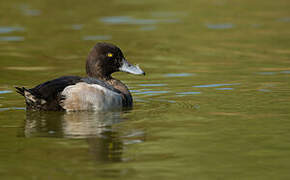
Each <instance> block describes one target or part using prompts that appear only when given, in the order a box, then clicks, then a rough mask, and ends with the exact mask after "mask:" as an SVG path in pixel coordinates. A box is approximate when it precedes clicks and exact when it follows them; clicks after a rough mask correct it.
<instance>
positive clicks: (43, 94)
mask: <svg viewBox="0 0 290 180" xmlns="http://www.w3.org/2000/svg"><path fill="white" fill-rule="evenodd" d="M81 79H82V78H81V77H78V76H63V77H60V78H57V79H54V80H51V81H47V82H45V83H42V84H40V85H38V86H36V87H34V88H31V89H26V88H24V87H22V88H19V87H15V88H16V89H17V92H18V93H19V94H21V95H23V96H24V97H25V101H26V105H27V108H28V109H35V110H61V109H62V108H61V106H60V105H59V103H58V102H59V101H60V100H61V96H59V95H60V93H61V92H62V91H63V89H64V88H65V87H67V86H70V85H73V84H76V83H78V82H80V81H81Z"/></svg>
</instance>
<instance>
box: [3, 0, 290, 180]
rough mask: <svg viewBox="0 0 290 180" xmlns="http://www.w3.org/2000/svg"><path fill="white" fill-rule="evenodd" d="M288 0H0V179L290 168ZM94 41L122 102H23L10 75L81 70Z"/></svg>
mask: <svg viewBox="0 0 290 180" xmlns="http://www.w3.org/2000/svg"><path fill="white" fill-rule="evenodd" d="M289 5H290V2H287V1H283V0H277V1H267V2H265V1H250V0H238V1H233V2H232V1H220V0H210V1H203V0H197V1H190V2H189V1H184V2H182V1H177V0H170V1H152V0H149V1H123V0H122V1H121V0H116V1H110V2H108V1H98V2H96V1H91V0H86V1H82V2H80V1H75V0H72V1H70V2H66V1H55V0H50V1H35V0H32V1H29V2H22V1H18V0H11V1H1V2H0V15H1V17H2V18H1V20H0V32H1V33H0V177H1V179H16V180H18V179H29V180H30V179H56V180H57V179H72V180H77V179H86V180H91V179H94V180H95V179H117V178H118V179H126V180H128V179H134V180H135V179H174V180H175V179H180V178H182V179H229V180H231V179H247V180H248V179H253V180H257V179H261V180H265V179H289V178H290V175H289V168H290V163H289V162H290V151H289V149H290V141H289V138H290V113H289V107H290V101H289V99H290V94H289V90H290V88H289V87H290V73H289V72H290V51H289V46H290V44H289V42H290V39H289V37H290V34H289V28H290V23H289V21H288V19H289ZM97 41H106V42H112V43H115V44H117V45H118V46H120V47H121V49H122V50H123V52H124V54H125V55H126V57H127V59H128V60H129V61H130V62H132V63H136V64H139V65H140V67H142V69H144V70H145V71H146V76H145V77H144V76H133V75H128V74H125V73H115V74H114V76H115V77H116V78H119V79H121V80H122V81H123V82H125V83H126V84H127V85H128V86H129V88H130V90H131V92H132V94H133V96H134V102H135V105H134V109H133V110H130V111H124V112H108V113H95V112H76V113H64V112H26V111H25V109H24V107H25V104H24V101H23V98H22V97H20V96H19V95H18V94H16V93H15V91H14V88H13V87H14V86H25V87H33V86H35V85H37V84H39V83H41V82H44V81H46V80H49V79H52V78H56V77H59V76H62V75H80V76H82V75H84V72H85V69H84V63H85V58H86V55H87V54H88V52H89V50H90V49H91V48H92V47H93V45H94V44H95V43H96V42H97Z"/></svg>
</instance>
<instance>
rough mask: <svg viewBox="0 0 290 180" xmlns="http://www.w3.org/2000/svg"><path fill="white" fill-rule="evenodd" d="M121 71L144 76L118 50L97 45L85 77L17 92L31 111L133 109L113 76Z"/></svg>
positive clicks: (21, 89) (89, 60)
mask: <svg viewBox="0 0 290 180" xmlns="http://www.w3.org/2000/svg"><path fill="white" fill-rule="evenodd" d="M117 71H123V72H127V73H131V74H143V75H145V72H144V71H142V70H141V69H140V68H139V66H138V65H136V66H133V65H131V64H130V63H129V62H128V61H127V60H126V59H125V57H124V55H123V53H122V51H121V49H120V48H118V47H117V46H115V45H113V44H109V43H97V44H96V45H95V46H94V47H93V49H92V50H91V51H90V53H89V55H88V57H87V61H86V72H87V77H79V76H63V77H60V78H57V79H54V80H51V81H47V82H45V83H43V84H40V85H38V86H36V87H34V88H32V89H26V88H24V87H22V88H19V87H15V88H16V89H17V92H18V93H19V94H21V95H23V96H24V97H25V101H26V107H27V109H31V110H54V111H57V110H66V111H81V110H108V109H115V108H122V107H132V105H133V99H132V96H131V94H130V92H129V90H128V88H127V86H126V85H125V84H123V83H122V82H121V81H119V80H117V79H115V78H113V77H112V76H111V74H112V73H114V72H117Z"/></svg>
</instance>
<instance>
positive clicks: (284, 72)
mask: <svg viewBox="0 0 290 180" xmlns="http://www.w3.org/2000/svg"><path fill="white" fill-rule="evenodd" d="M280 73H282V74H290V71H280Z"/></svg>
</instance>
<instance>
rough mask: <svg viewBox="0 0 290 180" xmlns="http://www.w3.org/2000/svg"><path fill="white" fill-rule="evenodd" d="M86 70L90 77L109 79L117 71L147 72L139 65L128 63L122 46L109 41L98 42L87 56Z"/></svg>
mask: <svg viewBox="0 0 290 180" xmlns="http://www.w3.org/2000/svg"><path fill="white" fill-rule="evenodd" d="M86 71H87V75H88V76H89V77H96V78H100V79H109V78H110V77H111V74H112V73H114V72H117V71H124V72H128V73H132V74H145V73H144V72H143V71H142V70H141V69H140V68H139V67H138V66H133V65H131V64H130V63H128V61H127V60H126V59H125V57H124V55H123V53H122V51H121V49H120V48H118V47H117V46H115V45H113V44H109V43H97V44H96V45H95V46H94V47H93V49H92V50H91V51H90V53H89V55H88V58H87V63H86Z"/></svg>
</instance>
